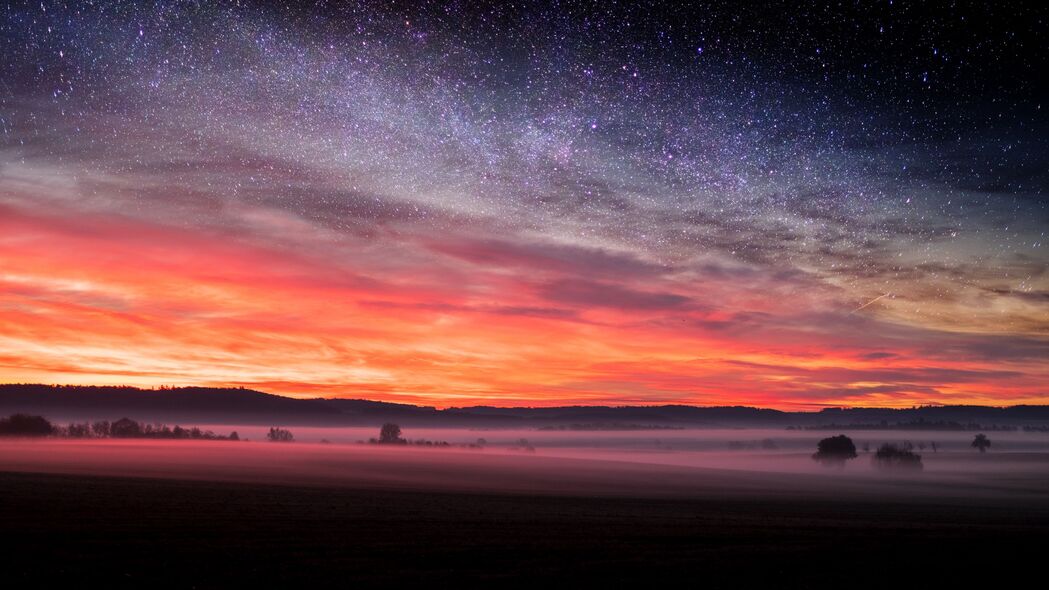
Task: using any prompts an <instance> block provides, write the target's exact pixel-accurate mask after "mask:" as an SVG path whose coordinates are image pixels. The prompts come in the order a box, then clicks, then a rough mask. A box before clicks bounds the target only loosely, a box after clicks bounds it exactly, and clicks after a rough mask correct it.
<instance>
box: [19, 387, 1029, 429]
mask: <svg viewBox="0 0 1049 590" xmlns="http://www.w3.org/2000/svg"><path fill="white" fill-rule="evenodd" d="M16 412H24V413H32V414H41V415H44V416H47V417H48V418H50V419H52V420H57V421H70V420H96V419H109V420H112V419H114V418H119V417H122V416H127V417H129V418H134V419H136V420H140V421H150V422H152V421H161V422H173V423H174V422H181V423H213V424H220V423H223V424H263V425H267V424H268V425H299V426H308V425H314V426H352V425H361V426H374V425H377V424H381V423H382V422H386V421H394V422H397V423H399V424H401V425H405V426H432V427H441V426H447V427H473V428H505V427H522V428H534V427H542V426H570V425H578V424H588V425H590V426H591V428H594V429H599V428H600V426H601V425H603V424H604V425H615V424H646V425H653V426H686V427H702V428H735V427H766V428H787V427H796V428H833V427H837V426H841V427H850V428H854V429H855V428H857V427H862V428H931V429H937V428H938V429H966V428H976V427H983V428H989V427H991V426H996V425H997V426H1003V427H1005V426H1008V427H1021V426H1028V427H1039V428H1045V427H1049V406H1012V407H1004V408H999V407H990V406H922V407H917V408H907V409H899V410H897V409H886V408H828V409H824V410H821V411H819V412H784V411H780V410H770V409H762V408H751V407H745V406H727V407H698V406H685V405H665V406H615V407H613V406H565V407H556V408H497V407H491V406H473V407H464V408H448V409H444V410H439V409H437V408H433V407H428V406H414V405H409V404H395V403H389V402H378V401H369V400H359V399H319V398H317V399H295V398H290V397H284V396H279V395H273V394H269V393H264V392H261V391H254V390H251V389H234V388H207V387H177V388H166V389H139V388H136V387H95V386H71V385H58V386H55V385H36V384H8V385H0V415H7V414H12V413H16Z"/></svg>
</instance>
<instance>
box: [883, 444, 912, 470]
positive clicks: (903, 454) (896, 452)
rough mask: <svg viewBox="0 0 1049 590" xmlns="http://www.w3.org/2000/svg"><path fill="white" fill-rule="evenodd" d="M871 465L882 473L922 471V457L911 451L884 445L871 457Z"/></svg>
mask: <svg viewBox="0 0 1049 590" xmlns="http://www.w3.org/2000/svg"><path fill="white" fill-rule="evenodd" d="M871 464H872V465H874V467H875V468H877V469H879V470H881V471H921V470H922V468H923V467H922V456H921V455H919V454H917V453H915V452H913V451H911V450H910V449H900V448H897V447H896V445H890V444H884V445H882V446H881V448H879V449H878V452H877V453H874V456H873V457H871Z"/></svg>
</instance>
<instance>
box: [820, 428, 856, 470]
mask: <svg viewBox="0 0 1049 590" xmlns="http://www.w3.org/2000/svg"><path fill="white" fill-rule="evenodd" d="M855 458H856V445H855V444H854V443H853V442H852V439H851V438H849V437H847V436H845V435H844V434H839V435H838V436H832V437H830V438H825V439H823V440H821V441H820V442H818V443H817V444H816V452H815V454H813V455H812V459H813V460H814V461H819V462H820V463H822V464H823V465H825V466H827V467H831V466H835V467H844V466H845V462H846V461H848V460H849V459H855Z"/></svg>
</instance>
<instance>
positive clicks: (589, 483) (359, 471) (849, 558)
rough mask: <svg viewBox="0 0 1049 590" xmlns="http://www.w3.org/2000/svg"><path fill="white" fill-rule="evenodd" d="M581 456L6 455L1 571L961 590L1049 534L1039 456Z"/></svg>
mask: <svg viewBox="0 0 1049 590" xmlns="http://www.w3.org/2000/svg"><path fill="white" fill-rule="evenodd" d="M591 452H592V453H593V454H592V455H586V454H585V453H584V452H583V450H580V449H576V451H575V454H574V455H572V456H562V455H558V454H557V453H555V452H554V451H553V450H551V451H549V452H548V451H545V450H542V449H541V450H540V451H537V452H536V453H522V452H514V451H510V450H507V449H486V450H484V451H477V450H460V449H450V450H449V449H425V448H424V449H418V448H403V447H401V448H384V447H377V446H372V445H338V444H333V445H320V444H304V443H297V444H290V445H281V444H268V443H251V442H241V443H235V442H190V441H65V440H45V441H26V440H7V441H4V442H3V443H0V472H2V473H0V495H2V497H3V499H4V501H3V502H2V503H0V533H2V537H3V545H4V547H3V550H2V551H0V561H2V563H0V567H2V569H3V571H4V572H5V576H6V577H8V579H13V580H15V581H16V585H15V587H23V586H33V585H38V586H48V587H53V586H54V585H55V584H57V583H60V582H61V583H66V582H68V583H86V582H106V583H116V584H117V585H128V586H138V585H140V584H145V585H154V586H157V585H159V586H176V587H219V586H227V587H228V586H230V585H235V586H242V585H252V584H257V585H260V584H270V583H274V582H283V583H287V584H292V585H295V586H298V585H303V584H307V583H311V584H316V585H320V586H325V587H326V586H332V585H339V586H353V585H372V584H382V583H389V582H398V583H401V584H405V583H425V584H428V585H429V584H452V583H455V584H470V583H475V584H476V583H479V582H484V581H490V582H495V583H507V582H514V583H517V584H524V583H556V582H562V583H564V582H567V581H570V580H574V581H580V580H585V581H587V582H591V583H596V582H602V581H607V582H616V583H633V584H641V583H644V584H646V585H648V584H652V583H660V582H670V581H671V580H674V579H681V578H682V576H683V577H684V578H683V579H685V580H692V581H693V582H695V583H697V584H699V583H702V584H703V585H709V586H712V587H719V586H738V585H739V584H759V583H764V584H775V585H777V586H780V587H782V586H796V587H814V586H830V585H841V584H849V585H851V586H879V585H881V584H882V583H883V582H885V581H886V580H890V579H893V580H907V581H908V582H913V583H919V582H923V581H924V582H929V583H936V584H952V583H953V584H955V585H959V586H966V585H970V584H972V583H973V582H974V581H976V580H979V579H984V578H988V579H995V580H998V581H999V582H1000V581H1004V580H1009V579H1014V578H1015V579H1019V578H1020V577H1021V576H1022V575H1023V574H1024V573H1025V572H1030V571H1031V570H1032V569H1033V568H1037V567H1038V564H1039V563H1040V561H1039V560H1040V552H1041V551H1042V547H1043V545H1044V540H1045V539H1046V538H1047V537H1049V455H1047V454H1045V453H1041V452H1033V451H1028V452H1016V453H1000V454H997V455H995V454H987V455H982V456H981V455H979V454H976V453H962V452H941V453H937V454H935V455H930V454H927V455H926V458H927V459H926V471H925V472H924V473H922V474H920V475H917V476H912V477H884V476H882V475H881V474H877V473H874V472H872V471H870V470H869V469H867V468H866V467H865V465H864V464H863V463H864V462H865V457H863V456H861V457H860V458H859V459H857V460H856V461H855V462H854V463H855V465H850V466H849V467H847V468H846V469H845V470H844V471H837V470H830V471H828V470H824V469H821V468H818V467H815V466H814V465H812V462H811V461H809V460H807V458H806V457H805V456H804V455H803V454H800V453H796V452H782V453H779V454H776V455H772V456H770V455H769V454H761V453H736V454H735V455H730V454H728V453H723V452H714V453H708V454H707V455H709V456H707V455H702V454H701V453H697V452H680V453H667V454H659V455H653V454H652V453H644V454H641V455H637V454H630V453H624V452H622V451H610V450H608V449H605V450H593V449H591ZM643 457H648V458H649V459H652V458H659V457H662V460H661V461H651V460H649V461H642V460H641V459H640V458H643ZM726 457H729V458H731V457H735V458H736V459H737V462H736V463H734V468H724V467H716V466H713V465H717V464H719V463H722V462H725V461H727V459H726ZM772 461H781V462H782V463H781V467H780V469H779V470H771V469H768V468H767V467H766V466H767V465H769V464H770V462H772ZM703 462H706V465H707V466H703V465H702V463H703ZM785 466H793V467H792V468H790V469H788V468H787V467H785Z"/></svg>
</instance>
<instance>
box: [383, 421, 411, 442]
mask: <svg viewBox="0 0 1049 590" xmlns="http://www.w3.org/2000/svg"><path fill="white" fill-rule="evenodd" d="M407 443H408V441H407V440H405V439H403V438H401V427H400V426H398V425H396V424H394V423H392V422H387V423H386V424H383V425H382V428H381V429H380V430H379V444H383V445H403V444H407Z"/></svg>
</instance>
